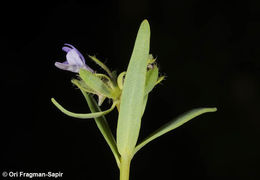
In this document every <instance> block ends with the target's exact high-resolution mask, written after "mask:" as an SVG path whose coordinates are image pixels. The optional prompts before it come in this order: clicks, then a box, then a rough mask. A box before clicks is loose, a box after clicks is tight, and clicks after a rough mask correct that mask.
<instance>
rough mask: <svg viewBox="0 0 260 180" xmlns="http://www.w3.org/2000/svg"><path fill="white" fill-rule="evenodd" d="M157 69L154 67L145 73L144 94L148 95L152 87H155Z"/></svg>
mask: <svg viewBox="0 0 260 180" xmlns="http://www.w3.org/2000/svg"><path fill="white" fill-rule="evenodd" d="M158 73H159V72H158V67H156V66H155V67H154V68H153V69H150V70H148V71H147V73H146V82H145V93H144V94H148V93H149V92H151V91H152V89H153V88H154V86H155V85H156V82H157V79H158Z"/></svg>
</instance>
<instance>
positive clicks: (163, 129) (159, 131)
mask: <svg viewBox="0 0 260 180" xmlns="http://www.w3.org/2000/svg"><path fill="white" fill-rule="evenodd" d="M216 110H217V108H198V109H194V110H191V111H188V112H186V113H184V114H182V115H181V116H179V117H177V118H175V119H173V120H172V121H170V122H168V123H166V124H165V125H163V126H162V127H160V128H159V129H157V130H156V131H155V132H153V133H152V134H150V135H149V136H148V137H147V138H145V139H144V140H143V141H142V142H141V143H140V144H138V145H137V146H136V148H135V152H134V153H136V152H137V151H139V150H140V149H141V148H142V147H144V146H145V145H146V144H147V143H149V142H150V141H152V140H154V139H156V138H158V137H160V136H161V135H163V134H165V133H167V132H169V131H171V130H173V129H175V128H177V127H179V126H181V125H183V124H184V123H186V122H188V121H189V120H191V119H193V118H195V117H197V116H199V115H201V114H204V113H207V112H215V111H216Z"/></svg>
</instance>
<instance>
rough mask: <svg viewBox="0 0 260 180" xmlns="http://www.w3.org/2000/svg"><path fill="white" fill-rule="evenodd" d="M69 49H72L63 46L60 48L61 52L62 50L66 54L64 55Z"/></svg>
mask: <svg viewBox="0 0 260 180" xmlns="http://www.w3.org/2000/svg"><path fill="white" fill-rule="evenodd" d="M71 49H72V48H70V47H67V46H63V47H62V50H63V51H64V52H66V53H68V52H69V51H70V50H71Z"/></svg>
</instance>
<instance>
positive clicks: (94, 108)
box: [80, 89, 120, 167]
mask: <svg viewBox="0 0 260 180" xmlns="http://www.w3.org/2000/svg"><path fill="white" fill-rule="evenodd" d="M80 90H81V89H80ZM81 92H82V94H83V95H84V97H85V99H86V101H87V103H88V106H89V109H90V111H91V112H92V113H96V112H100V111H101V109H100V107H99V106H98V105H97V102H96V101H95V99H94V98H93V97H92V96H90V95H89V94H87V93H86V92H84V91H82V90H81ZM95 122H96V124H97V127H98V129H99V130H100V132H101V134H102V135H103V137H104V138H105V140H106V142H107V144H108V146H109V147H110V149H111V151H112V152H113V155H114V157H115V160H116V163H117V165H118V167H120V154H119V152H118V150H117V146H116V141H115V138H114V136H113V134H112V132H111V129H110V127H109V125H108V123H107V120H106V118H105V116H100V117H96V118H95Z"/></svg>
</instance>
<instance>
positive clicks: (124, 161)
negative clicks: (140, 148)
mask: <svg viewBox="0 0 260 180" xmlns="http://www.w3.org/2000/svg"><path fill="white" fill-rule="evenodd" d="M130 163H131V158H130V157H129V156H121V163H120V180H129V173H130Z"/></svg>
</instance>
